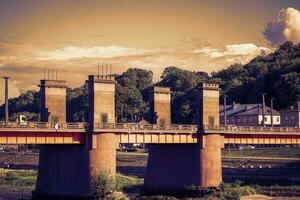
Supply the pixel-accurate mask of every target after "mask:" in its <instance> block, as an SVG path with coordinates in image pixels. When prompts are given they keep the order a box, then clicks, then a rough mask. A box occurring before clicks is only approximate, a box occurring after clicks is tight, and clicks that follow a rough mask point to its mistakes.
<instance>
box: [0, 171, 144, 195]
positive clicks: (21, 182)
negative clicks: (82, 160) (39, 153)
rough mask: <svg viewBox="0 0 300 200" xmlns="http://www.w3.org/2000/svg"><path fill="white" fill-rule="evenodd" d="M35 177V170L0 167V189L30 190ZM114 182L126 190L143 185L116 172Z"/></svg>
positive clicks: (133, 178) (135, 179) (141, 182)
mask: <svg viewBox="0 0 300 200" xmlns="http://www.w3.org/2000/svg"><path fill="white" fill-rule="evenodd" d="M36 178H37V171H36V170H10V169H0V190H26V191H32V190H34V188H35V183H36ZM116 182H117V184H118V188H119V189H120V190H126V189H128V188H131V187H136V186H141V185H143V183H144V180H143V179H140V178H136V177H132V176H125V175H122V174H117V175H116Z"/></svg>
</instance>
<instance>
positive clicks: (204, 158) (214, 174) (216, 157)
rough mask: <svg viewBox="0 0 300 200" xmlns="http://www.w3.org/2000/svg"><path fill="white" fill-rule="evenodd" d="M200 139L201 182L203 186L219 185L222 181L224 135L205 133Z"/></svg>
mask: <svg viewBox="0 0 300 200" xmlns="http://www.w3.org/2000/svg"><path fill="white" fill-rule="evenodd" d="M201 137H202V139H201V140H200V183H199V185H200V186H202V187H218V186H219V185H220V184H221V182H222V158H221V148H223V147H224V137H222V136H220V135H218V134H212V135H203V136H201Z"/></svg>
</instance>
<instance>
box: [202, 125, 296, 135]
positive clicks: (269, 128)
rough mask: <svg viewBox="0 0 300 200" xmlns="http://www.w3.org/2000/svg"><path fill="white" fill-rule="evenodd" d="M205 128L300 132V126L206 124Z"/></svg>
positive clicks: (230, 130)
mask: <svg viewBox="0 0 300 200" xmlns="http://www.w3.org/2000/svg"><path fill="white" fill-rule="evenodd" d="M203 129H204V130H216V131H226V132H272V133H274V132H275V133H282V132H284V133H285V132H293V133H295V132H299V133H300V129H299V128H295V127H262V126H232V125H231V126H230V125H228V126H222V125H221V126H204V127H203Z"/></svg>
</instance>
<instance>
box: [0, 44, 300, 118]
mask: <svg viewBox="0 0 300 200" xmlns="http://www.w3.org/2000/svg"><path fill="white" fill-rule="evenodd" d="M152 77H153V74H152V72H151V71H148V70H142V69H137V68H134V69H129V70H127V71H126V72H124V73H123V74H121V75H118V76H116V82H117V85H116V117H117V120H118V121H119V122H126V121H133V120H134V119H136V118H137V117H143V116H144V117H147V113H148V111H149V104H148V102H147V95H146V94H147V88H148V87H149V86H151V84H152V83H151V80H152ZM200 82H218V83H220V84H221V88H222V94H226V95H228V100H229V102H230V101H235V102H240V103H254V102H260V100H261V94H262V93H266V94H267V104H268V103H269V100H270V98H275V107H276V108H277V109H281V108H285V107H287V106H288V105H291V104H293V103H294V102H296V101H297V100H299V98H300V44H293V43H291V42H286V43H284V44H282V45H281V46H280V47H279V48H278V49H277V50H276V51H275V52H274V53H272V54H269V55H268V56H265V57H261V56H258V57H256V58H255V59H253V60H252V61H250V62H249V63H248V64H245V65H241V64H234V65H231V66H229V67H228V68H227V69H224V70H221V71H218V72H214V73H212V75H211V76H209V75H208V74H207V73H205V72H191V71H187V70H182V69H179V68H177V67H167V68H166V69H165V70H164V72H163V74H162V76H161V81H160V83H159V84H160V85H162V86H169V87H171V89H172V91H173V94H172V122H173V123H196V105H197V104H196V86H197V85H198V84H199V83H200ZM38 98H39V95H38V93H37V92H35V91H28V92H26V93H25V94H22V95H20V96H19V97H17V98H13V99H10V100H9V105H10V115H11V119H12V120H14V119H15V118H16V116H17V115H18V114H20V113H25V114H26V115H27V116H28V117H29V119H31V120H38V118H39V116H38V112H39V106H38ZM67 109H68V121H84V120H86V116H87V113H86V111H87V90H86V87H84V86H82V87H80V88H74V89H71V88H68V90H67ZM3 117H4V105H2V106H1V107H0V118H3Z"/></svg>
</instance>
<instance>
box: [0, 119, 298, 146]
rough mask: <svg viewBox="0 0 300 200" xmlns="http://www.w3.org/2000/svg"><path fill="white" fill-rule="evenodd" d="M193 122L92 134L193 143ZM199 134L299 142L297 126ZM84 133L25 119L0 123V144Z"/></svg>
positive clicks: (99, 129)
mask: <svg viewBox="0 0 300 200" xmlns="http://www.w3.org/2000/svg"><path fill="white" fill-rule="evenodd" d="M197 132H198V127H197V126H196V125H178V124H172V125H170V126H157V125H142V124H136V123H115V124H106V125H100V124H94V130H93V133H94V135H97V134H101V133H115V134H116V135H117V136H118V142H120V143H149V144H156V143H157V144H189V143H190V144H193V143H197V142H198V134H197ZM202 133H203V134H221V135H222V136H224V144H300V129H297V128H284V127H275V128H270V127H267V128H263V127H237V126H205V127H203V131H202ZM86 134H87V125H86V124H85V123H61V124H60V128H59V130H56V129H55V128H54V124H51V123H43V122H29V123H27V124H26V125H20V124H18V123H16V122H9V123H7V124H6V123H5V122H0V144H84V143H85V140H86Z"/></svg>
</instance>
